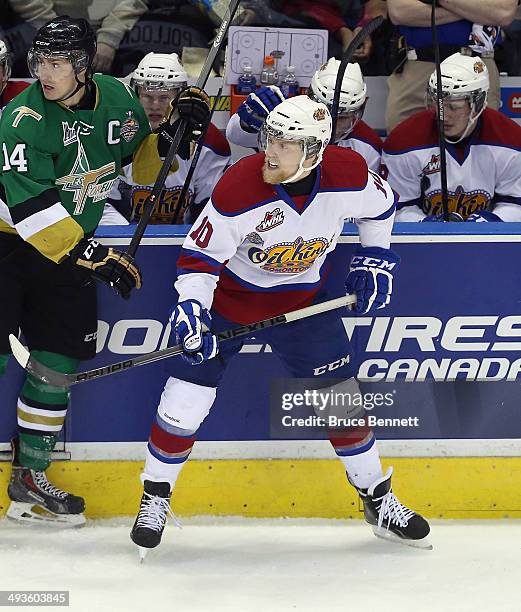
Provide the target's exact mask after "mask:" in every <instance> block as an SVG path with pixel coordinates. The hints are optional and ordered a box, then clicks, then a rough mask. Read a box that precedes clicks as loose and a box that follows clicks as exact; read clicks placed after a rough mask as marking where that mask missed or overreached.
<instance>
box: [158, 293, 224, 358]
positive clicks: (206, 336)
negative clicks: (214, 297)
mask: <svg viewBox="0 0 521 612" xmlns="http://www.w3.org/2000/svg"><path fill="white" fill-rule="evenodd" d="M170 324H171V325H172V328H173V330H174V331H175V334H176V338H177V343H178V344H182V345H183V349H184V352H183V354H182V357H183V358H184V359H185V360H186V361H188V363H190V364H191V365H199V364H200V363H202V362H203V361H206V360H207V359H213V358H214V357H215V356H216V355H217V353H218V352H219V343H218V338H217V336H216V335H215V334H213V333H212V332H211V331H210V327H211V325H212V317H211V315H210V312H209V311H208V310H207V309H206V308H203V307H202V305H201V304H200V303H199V302H198V301H197V300H184V301H183V302H179V304H177V306H176V307H175V308H174V310H173V311H172V314H171V315H170Z"/></svg>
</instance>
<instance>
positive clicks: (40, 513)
mask: <svg viewBox="0 0 521 612" xmlns="http://www.w3.org/2000/svg"><path fill="white" fill-rule="evenodd" d="M6 517H7V518H8V519H11V520H12V521H16V522H18V523H24V524H26V525H46V526H48V527H59V528H61V529H68V528H72V527H82V526H83V525H85V516H84V515H83V514H56V513H54V512H51V511H50V510H48V509H46V508H42V507H41V506H38V505H37V504H31V503H25V502H11V504H10V505H9V508H8V510H7V512H6Z"/></svg>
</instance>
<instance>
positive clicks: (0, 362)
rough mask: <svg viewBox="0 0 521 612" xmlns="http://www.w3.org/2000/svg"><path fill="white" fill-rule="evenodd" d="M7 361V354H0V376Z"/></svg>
mask: <svg viewBox="0 0 521 612" xmlns="http://www.w3.org/2000/svg"><path fill="white" fill-rule="evenodd" d="M8 361H9V355H8V354H5V353H3V354H0V376H2V374H3V373H4V372H5V370H6V368H7V363H8Z"/></svg>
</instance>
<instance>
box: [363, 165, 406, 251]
mask: <svg viewBox="0 0 521 612" xmlns="http://www.w3.org/2000/svg"><path fill="white" fill-rule="evenodd" d="M361 197H362V198H363V211H364V216H363V217H362V216H360V217H358V218H356V219H355V223H356V225H357V227H358V233H359V234H360V243H361V245H362V246H364V247H373V246H377V247H382V248H384V249H388V248H389V247H390V246H391V231H392V228H393V223H394V215H395V211H396V200H397V194H396V193H395V192H394V191H393V190H392V189H391V186H390V185H389V183H387V182H386V181H385V180H384V179H383V178H382V177H381V176H379V175H378V174H376V172H373V171H372V170H369V172H368V179H367V185H366V187H365V189H364V190H363V191H362V194H361Z"/></svg>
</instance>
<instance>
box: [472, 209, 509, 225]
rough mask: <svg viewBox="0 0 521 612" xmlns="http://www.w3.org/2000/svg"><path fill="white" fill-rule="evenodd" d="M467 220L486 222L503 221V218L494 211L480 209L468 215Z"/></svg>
mask: <svg viewBox="0 0 521 612" xmlns="http://www.w3.org/2000/svg"><path fill="white" fill-rule="evenodd" d="M467 221H470V222H471V223H483V222H485V223H486V222H488V221H492V222H497V221H501V222H503V219H502V218H501V217H498V216H497V215H496V214H495V213H493V212H491V211H490V210H480V211H479V212H475V213H472V214H471V215H469V216H468V217H467Z"/></svg>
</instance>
